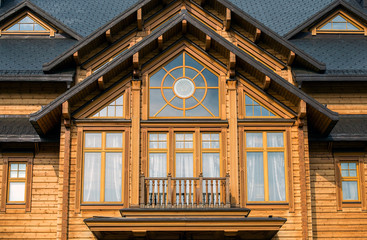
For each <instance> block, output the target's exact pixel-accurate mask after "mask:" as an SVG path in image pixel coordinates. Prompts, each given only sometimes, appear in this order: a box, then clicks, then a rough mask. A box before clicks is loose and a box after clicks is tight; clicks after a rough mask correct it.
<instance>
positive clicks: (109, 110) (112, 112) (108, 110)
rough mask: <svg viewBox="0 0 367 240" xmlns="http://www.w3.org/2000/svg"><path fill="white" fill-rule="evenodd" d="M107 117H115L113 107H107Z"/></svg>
mask: <svg viewBox="0 0 367 240" xmlns="http://www.w3.org/2000/svg"><path fill="white" fill-rule="evenodd" d="M107 116H108V117H114V116H115V106H108V107H107Z"/></svg>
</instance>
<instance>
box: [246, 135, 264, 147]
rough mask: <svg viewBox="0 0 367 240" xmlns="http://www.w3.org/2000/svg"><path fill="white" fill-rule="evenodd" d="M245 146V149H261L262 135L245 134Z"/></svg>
mask: <svg viewBox="0 0 367 240" xmlns="http://www.w3.org/2000/svg"><path fill="white" fill-rule="evenodd" d="M246 146H247V147H262V146H263V134H262V133H246Z"/></svg>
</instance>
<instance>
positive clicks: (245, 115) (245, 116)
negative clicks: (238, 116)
mask: <svg viewBox="0 0 367 240" xmlns="http://www.w3.org/2000/svg"><path fill="white" fill-rule="evenodd" d="M246 96H248V97H249V98H251V99H252V101H254V102H256V103H258V104H259V106H260V107H262V108H265V109H266V110H268V111H269V112H270V113H272V114H274V115H275V116H265V115H261V116H254V115H253V116H247V114H246V107H247V106H252V107H253V113H254V107H255V106H256V105H247V104H246ZM243 106H244V118H279V116H277V115H276V114H275V113H274V112H273V111H272V110H270V109H269V108H268V107H266V106H264V105H263V104H261V103H259V102H258V101H257V100H255V99H254V98H253V97H251V95H250V94H247V93H244V102H243ZM261 112H262V111H261Z"/></svg>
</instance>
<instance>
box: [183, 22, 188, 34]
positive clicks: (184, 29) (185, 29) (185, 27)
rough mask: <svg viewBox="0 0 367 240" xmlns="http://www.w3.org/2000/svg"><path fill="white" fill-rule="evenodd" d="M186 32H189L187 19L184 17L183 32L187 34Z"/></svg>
mask: <svg viewBox="0 0 367 240" xmlns="http://www.w3.org/2000/svg"><path fill="white" fill-rule="evenodd" d="M186 32H187V20H186V19H184V20H182V33H183V34H186Z"/></svg>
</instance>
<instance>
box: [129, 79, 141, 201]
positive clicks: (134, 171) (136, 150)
mask: <svg viewBox="0 0 367 240" xmlns="http://www.w3.org/2000/svg"><path fill="white" fill-rule="evenodd" d="M131 89H132V105H133V106H134V107H133V110H132V117H131V201H130V207H139V176H140V172H139V165H140V89H141V81H140V79H133V80H132V87H131Z"/></svg>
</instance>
